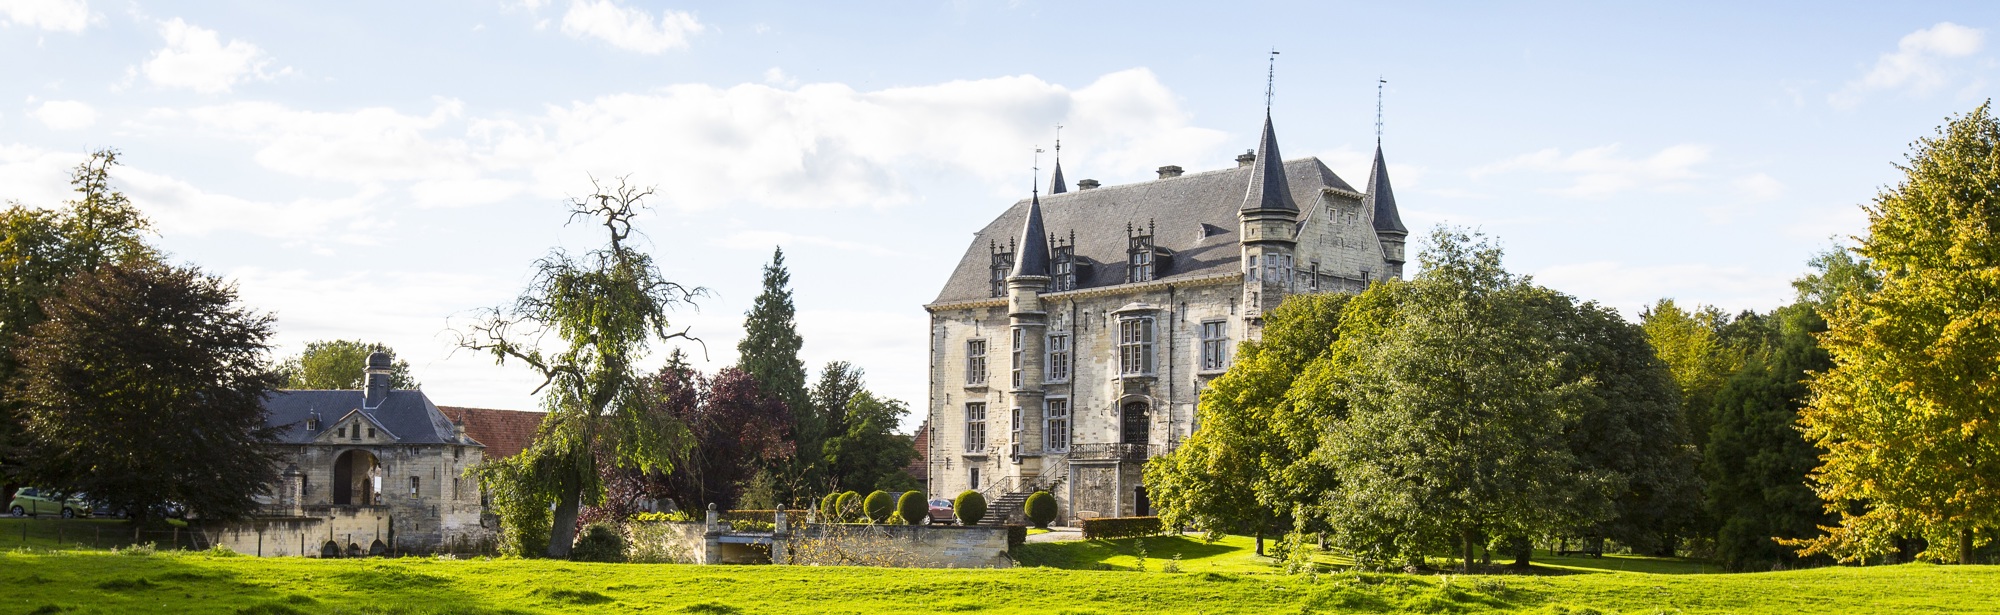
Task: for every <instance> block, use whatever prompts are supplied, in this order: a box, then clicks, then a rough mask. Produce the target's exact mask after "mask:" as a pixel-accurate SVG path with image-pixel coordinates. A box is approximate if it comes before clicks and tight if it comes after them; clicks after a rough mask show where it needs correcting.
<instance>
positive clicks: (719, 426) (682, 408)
mask: <svg viewBox="0 0 2000 615" xmlns="http://www.w3.org/2000/svg"><path fill="white" fill-rule="evenodd" d="M654 378H655V379H654V381H653V382H654V384H653V386H654V387H655V393H654V395H652V396H651V397H652V399H653V400H654V401H653V403H655V404H658V406H657V409H656V410H655V411H654V412H655V413H657V414H659V415H661V416H662V417H663V418H665V419H668V420H672V421H675V422H678V423H679V424H681V425H685V426H686V428H687V430H688V444H689V445H688V446H687V447H686V448H685V450H684V452H683V454H682V456H681V457H680V461H679V463H678V464H677V466H676V471H674V472H672V473H669V474H664V475H659V474H655V475H653V476H654V477H655V481H656V482H658V483H659V484H660V485H661V488H660V495H664V496H666V497H669V498H673V500H674V502H676V503H678V504H679V505H680V507H681V508H682V509H685V510H700V509H702V508H703V507H705V506H706V505H708V504H715V505H716V506H717V507H719V508H724V509H728V508H731V507H734V506H735V505H736V503H737V500H738V499H739V498H740V497H741V496H742V495H743V490H744V489H745V487H747V486H748V484H749V483H750V481H751V478H752V476H754V475H756V474H757V473H758V472H760V471H762V469H763V468H765V467H767V466H769V465H770V463H771V462H773V461H776V460H781V459H784V458H786V457H789V456H791V455H792V453H793V449H792V443H791V442H790V441H788V440H786V439H785V436H786V435H787V434H788V433H790V431H791V421H792V415H791V412H790V411H788V410H787V409H786V408H785V405H784V404H783V403H782V402H779V401H778V400H777V399H776V398H773V397H770V396H769V395H766V394H765V393H764V392H763V390H762V389H761V388H760V387H758V386H757V382H756V381H755V380H752V379H751V378H750V375H749V374H748V373H745V372H743V371H742V370H738V369H736V368H734V367H726V368H723V369H722V370H721V371H719V372H716V374H715V377H714V378H713V379H710V378H704V377H702V375H701V374H699V373H697V372H695V370H694V368H693V367H691V366H689V365H688V364H687V361H686V355H684V354H682V353H681V352H680V351H679V350H678V349H676V350H675V351H674V353H673V355H672V356H670V357H669V358H668V361H667V366H666V368H664V369H662V370H660V373H659V374H658V375H657V376H655V377H654Z"/></svg>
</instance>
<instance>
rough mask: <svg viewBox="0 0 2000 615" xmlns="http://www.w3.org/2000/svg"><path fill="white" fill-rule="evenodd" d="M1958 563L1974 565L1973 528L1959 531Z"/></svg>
mask: <svg viewBox="0 0 2000 615" xmlns="http://www.w3.org/2000/svg"><path fill="white" fill-rule="evenodd" d="M1958 563H1960V564H1970V563H1972V528H1959V530H1958Z"/></svg>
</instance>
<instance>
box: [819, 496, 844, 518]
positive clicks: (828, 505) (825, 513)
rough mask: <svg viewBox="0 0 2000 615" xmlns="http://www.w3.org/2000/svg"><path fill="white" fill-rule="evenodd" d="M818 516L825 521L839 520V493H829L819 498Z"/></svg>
mask: <svg viewBox="0 0 2000 615" xmlns="http://www.w3.org/2000/svg"><path fill="white" fill-rule="evenodd" d="M819 517H820V520H821V521H822V522H825V523H834V522H838V521H840V494H838V493H829V494H826V497H823V498H820V499H819Z"/></svg>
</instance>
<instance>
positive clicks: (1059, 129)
mask: <svg viewBox="0 0 2000 615" xmlns="http://www.w3.org/2000/svg"><path fill="white" fill-rule="evenodd" d="M1056 161H1058V162H1060V161H1062V124H1056Z"/></svg>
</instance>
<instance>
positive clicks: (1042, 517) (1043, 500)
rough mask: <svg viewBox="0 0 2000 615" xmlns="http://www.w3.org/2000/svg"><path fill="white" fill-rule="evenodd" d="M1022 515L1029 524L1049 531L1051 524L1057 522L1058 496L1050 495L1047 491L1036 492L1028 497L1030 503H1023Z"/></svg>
mask: <svg viewBox="0 0 2000 615" xmlns="http://www.w3.org/2000/svg"><path fill="white" fill-rule="evenodd" d="M1021 514H1023V515H1026V516H1027V517H1028V522H1029V523H1033V524H1035V527H1039V528H1042V529H1045V530H1046V529H1049V522H1051V521H1055V520H1056V496H1053V495H1049V492H1047V491H1036V492H1035V493H1034V494H1032V495H1029V496H1028V501H1026V502H1022V503H1021Z"/></svg>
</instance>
